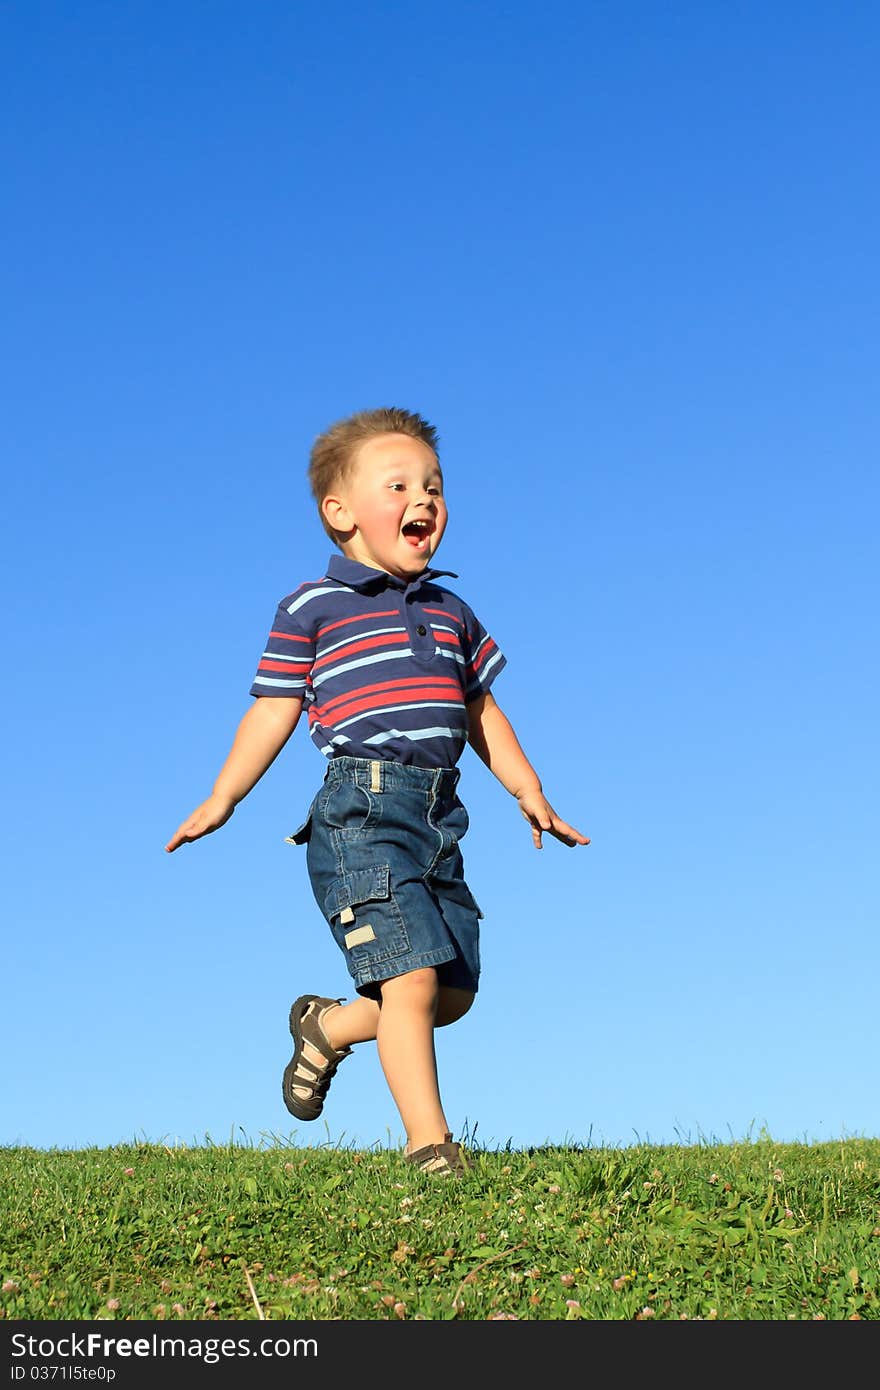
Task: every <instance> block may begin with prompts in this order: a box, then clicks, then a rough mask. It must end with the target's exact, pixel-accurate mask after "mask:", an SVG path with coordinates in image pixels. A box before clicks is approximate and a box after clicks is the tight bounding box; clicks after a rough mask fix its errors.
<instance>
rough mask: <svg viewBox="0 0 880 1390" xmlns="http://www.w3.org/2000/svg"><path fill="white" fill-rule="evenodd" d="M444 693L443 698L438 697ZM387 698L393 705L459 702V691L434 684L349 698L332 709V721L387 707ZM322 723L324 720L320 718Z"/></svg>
mask: <svg viewBox="0 0 880 1390" xmlns="http://www.w3.org/2000/svg"><path fill="white" fill-rule="evenodd" d="M444 695H445V697H446V698H445V699H441V698H440V697H442V696H444ZM389 700H390V701H391V703H392V704H395V705H412V704H420V703H421V702H423V701H425V700H427V701H428V702H429V703H431V704H441V703H442V704H450V703H453V701H454V703H455V704H457V705H460V704H461V691H460V689H458V688H456V689H455V690H454V691H452V692H450V691H443V690H438V689H437V686H436V685H425V686H417V687H416V688H415V689H411V690H397V691H391V692H389V691H387V690H386V691H384V692H383V693H382V694H380V695H369V696H367V697H366V698H364V699H363V700H351V701H350V702H349V703H348V704H347V705H342V706H341V707H340V708H339V709H335V710H334V711H333V719H332V723H333V725H334V727H336V726H338V724H339V723H340V721H341V720H343V719H350V718H351V716H352V715H354V714H363V713H364V711H365V710H368V709H382V708H387V707H388V704H389ZM321 722H322V723H323V722H324V720H323V719H322V720H321Z"/></svg>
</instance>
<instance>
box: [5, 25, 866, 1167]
mask: <svg viewBox="0 0 880 1390" xmlns="http://www.w3.org/2000/svg"><path fill="white" fill-rule="evenodd" d="M878 41H880V17H878V12H877V9H876V7H874V6H872V5H868V4H859V3H853V4H848V5H846V6H843V7H841V6H839V5H835V4H831V3H777V4H773V5H769V6H768V5H761V4H757V3H743V4H738V5H735V6H732V5H721V4H705V3H688V0H683V3H677V4H669V5H660V4H652V3H647V2H646V0H643V2H642V3H624V4H613V5H612V4H605V3H602V4H597V3H586V4H584V3H578V4H575V3H568V2H564V3H554V0H550V3H547V4H542V5H540V6H535V5H526V4H508V5H503V6H502V5H500V4H485V5H469V4H462V3H458V2H457V0H453V3H450V4H444V5H439V4H434V5H414V4H411V5H407V4H402V3H393V4H381V5H373V4H369V3H359V4H357V5H355V4H351V3H337V4H330V5H325V6H306V5H304V4H303V5H301V4H296V3H294V4H288V3H278V0H267V3H264V4H261V5H258V6H253V5H244V4H242V3H230V2H229V0H227V2H226V3H223V2H221V3H215V4H212V5H210V6H207V7H206V6H204V5H196V4H193V3H189V0H183V3H181V0H177V3H175V4H174V5H171V4H167V3H150V4H146V3H137V2H136V3H126V4H125V5H117V4H113V3H110V0H107V3H85V2H84V3H81V4H77V5H73V6H66V7H64V6H56V5H52V4H48V3H43V0H30V2H29V3H9V4H6V5H5V6H4V7H3V10H2V14H0V51H2V58H0V63H2V90H3V98H2V100H3V108H4V115H5V119H4V121H3V122H2V132H0V140H2V159H3V169H4V178H3V185H4V203H5V216H4V232H5V242H6V252H5V255H4V258H3V269H2V272H0V273H2V276H3V303H4V313H3V322H4V327H3V334H4V339H5V344H4V354H3V355H4V371H3V376H4V384H5V393H4V394H5V402H4V406H3V410H2V418H0V446H2V451H3V455H4V459H5V466H4V477H5V484H4V492H5V497H6V503H5V506H4V509H3V510H4V521H5V525H4V543H3V556H4V568H5V580H4V588H5V592H6V596H7V601H6V604H5V615H6V643H5V655H6V659H7V662H8V666H7V676H6V679H5V680H4V683H3V685H4V693H3V701H4V706H5V711H4V714H5V718H4V724H5V728H6V741H5V757H4V761H5V765H6V774H5V779H4V780H5V787H6V795H5V796H4V798H3V804H2V817H3V827H2V835H3V842H4V846H5V850H6V871H5V873H4V875H3V899H4V902H3V917H4V921H5V931H4V941H5V944H4V958H5V960H4V966H5V968H4V971H3V989H2V995H3V999H2V1016H3V1032H4V1043H5V1046H4V1049H3V1055H4V1065H3V1085H2V1101H0V1121H2V1122H0V1142H4V1143H18V1144H28V1145H33V1146H36V1147H45V1148H50V1147H65V1148H68V1147H76V1148H79V1147H84V1146H87V1145H101V1146H103V1145H108V1144H114V1143H123V1142H128V1141H131V1140H136V1139H144V1140H148V1141H151V1142H166V1143H169V1144H173V1143H185V1144H193V1143H201V1142H204V1141H206V1140H214V1141H217V1142H227V1141H228V1140H229V1139H230V1137H232V1138H234V1139H236V1140H239V1141H241V1142H250V1143H255V1144H257V1143H272V1142H276V1141H280V1142H284V1143H291V1144H295V1145H312V1144H318V1143H343V1144H348V1143H356V1144H358V1145H362V1146H370V1145H387V1144H395V1145H396V1144H398V1143H400V1142H402V1134H401V1127H400V1121H399V1117H398V1115H397V1112H396V1110H395V1109H394V1106H393V1103H392V1101H391V1098H390V1096H389V1094H388V1093H387V1090H386V1087H385V1083H384V1080H383V1078H382V1074H381V1070H380V1067H379V1064H378V1060H377V1058H376V1055H375V1050H374V1048H372V1047H371V1046H363V1047H361V1048H359V1049H358V1054H357V1056H356V1057H355V1058H354V1059H352V1060H350V1061H349V1062H348V1063H347V1064H346V1066H345V1067H344V1068H342V1069H341V1070H340V1072H339V1074H338V1076H337V1078H336V1080H335V1082H334V1085H333V1089H332V1092H331V1095H330V1099H329V1102H328V1105H327V1107H326V1109H325V1112H324V1117H322V1119H321V1120H319V1121H318V1122H317V1123H315V1124H313V1125H298V1124H297V1123H296V1122H295V1121H293V1119H292V1117H291V1116H289V1115H288V1113H287V1111H286V1110H285V1108H284V1106H283V1103H282V1100H281V1090H280V1082H281V1073H282V1070H283V1068H284V1065H285V1063H286V1061H287V1060H288V1057H289V1055H290V1039H289V1035H288V1032H287V1013H288V1009H289V1006H290V1003H291V1000H292V999H293V998H295V997H296V996H297V995H298V994H300V993H302V992H316V993H319V994H329V995H344V994H348V995H349V997H350V990H349V981H348V977H347V974H346V972H345V968H344V963H343V961H342V960H341V958H339V956H338V954H337V952H336V948H335V947H334V946H333V944H332V941H331V939H330V936H329V933H328V932H327V930H326V928H325V927H324V924H323V922H322V919H321V918H320V917H319V915H318V912H317V908H316V907H315V904H314V902H313V900H312V897H311V894H310V890H309V886H308V879H307V875H306V868H305V860H304V856H303V855H302V854H301V852H299V851H297V850H295V849H293V848H291V847H290V846H288V845H286V844H285V843H284V837H285V836H286V835H287V834H289V833H290V831H291V830H293V829H294V828H295V827H296V826H297V825H298V824H299V823H300V821H301V819H302V816H303V812H304V810H305V808H306V807H307V806H308V804H309V802H310V800H311V798H312V795H313V793H314V791H315V790H316V788H317V786H318V784H319V782H320V779H321V776H322V775H323V763H322V759H321V756H320V754H319V753H318V751H317V749H315V748H314V746H313V745H312V744H311V743H310V742H309V740H308V738H307V736H306V731H305V728H304V726H301V727H300V728H299V729H298V730H297V731H296V733H295V735H294V737H293V739H292V740H291V742H290V744H289V745H288V746H287V748H286V749H285V750H284V752H283V753H282V755H281V757H280V758H279V759H278V761H277V762H276V763H275V764H274V765H273V767H272V768H271V769H270V770H269V772H268V773H267V774H266V776H265V778H264V779H263V781H262V782H261V783H260V784H259V785H258V786H257V788H256V789H255V790H254V791H253V792H252V793H251V795H250V797H249V798H248V799H247V800H246V801H245V802H243V803H242V804H241V805H240V806H239V808H238V809H237V811H236V813H235V815H234V816H233V818H232V820H231V821H230V822H229V823H228V824H227V825H226V826H225V827H224V828H223V829H222V830H220V831H219V832H217V833H216V834H215V835H213V836H211V837H209V838H208V839H207V840H204V841H202V842H200V843H198V844H196V845H190V846H185V847H184V848H183V849H181V850H179V851H178V852H177V853H176V854H174V855H170V856H169V855H167V854H165V852H164V849H163V846H164V844H165V843H166V841H167V840H168V838H169V836H170V835H171V833H172V832H173V831H174V830H175V829H176V827H177V826H178V824H179V823H180V821H181V820H182V819H183V818H184V817H185V816H186V815H187V814H188V813H189V811H191V810H192V809H193V808H194V807H195V806H196V805H197V804H198V803H199V802H200V801H201V800H202V799H203V798H204V796H206V795H207V793H208V791H209V790H210V787H211V784H212V782H213V779H214V777H215V776H216V773H217V771H218V769H219V767H220V765H221V763H222V761H223V759H224V758H225V756H226V753H227V751H228V748H229V745H230V743H231V740H232V736H233V734H234V731H235V727H236V725H237V723H238V720H239V719H240V717H241V715H242V714H243V712H244V710H245V709H246V708H247V706H248V704H249V702H250V696H249V694H248V691H249V688H250V683H251V680H252V677H253V673H254V670H255V667H256V663H257V661H258V659H259V656H260V653H261V650H262V645H263V640H264V637H265V635H266V632H267V630H268V627H269V623H270V620H271V618H272V615H273V614H274V610H275V605H276V603H277V602H278V600H279V599H280V598H281V597H282V596H283V595H284V594H286V593H288V592H289V591H290V590H292V589H293V588H295V587H296V586H297V585H298V584H299V583H300V582H301V581H303V580H304V579H309V578H315V577H317V576H318V575H320V574H321V573H322V572H323V568H324V565H325V564H326V561H327V559H328V557H329V554H330V547H329V542H328V541H327V538H326V537H325V536H324V533H323V531H322V529H321V527H320V525H319V522H318V520H317V515H316V513H315V511H314V508H313V506H312V503H311V499H310V497H309V494H308V488H307V484H306V478H305V469H306V463H307V455H308V450H309V447H310V445H311V442H312V440H313V438H314V436H315V435H316V434H317V433H318V432H320V431H321V430H322V429H323V428H324V427H325V426H326V425H328V424H329V423H330V422H331V421H333V420H335V419H337V418H339V417H340V416H342V415H345V414H348V413H349V412H351V411H353V410H356V409H361V408H363V407H367V406H373V405H392V404H393V405H402V406H405V407H406V408H409V409H414V410H419V411H421V412H422V413H424V414H425V415H426V416H427V417H428V418H429V419H430V420H432V421H433V422H434V423H436V424H437V426H438V428H439V430H440V436H441V460H442V463H443V467H444V471H445V477H446V488H447V495H448V500H449V505H450V514H451V519H450V524H449V527H448V530H447V533H446V537H445V539H444V542H443V546H442V548H441V550H440V552H439V554H438V564H441V565H442V566H443V567H444V568H449V569H452V570H455V571H456V572H457V573H458V575H459V579H458V580H457V581H456V587H457V590H458V592H460V593H461V594H462V596H463V597H464V598H466V599H467V601H468V602H469V603H470V604H471V606H472V607H473V608H474V610H475V611H476V612H477V614H478V615H479V617H480V618H481V620H482V621H483V622H484V623H485V625H486V626H487V627H488V628H489V630H490V631H491V632H492V634H493V635H494V637H495V638H496V640H497V641H498V643H499V645H500V646H501V647H502V649H503V651H504V652H505V654H506V656H507V659H508V666H507V668H506V670H505V671H504V673H503V674H502V676H501V677H500V678H499V680H498V682H497V684H496V686H495V691H494V693H495V695H496V697H497V699H498V701H499V703H500V704H501V705H502V707H503V708H504V709H505V711H506V712H507V714H508V715H509V717H510V718H511V720H512V721H513V723H514V725H515V727H516V729H517V731H518V733H519V736H520V739H521V742H522V743H523V746H524V747H525V749H526V751H527V753H528V754H529V756H530V757H531V759H532V761H533V762H534V763H535V765H536V766H537V768H538V770H539V772H540V774H541V776H542V778H543V781H544V786H545V790H546V792H547V794H548V796H549V798H550V800H551V801H552V802H553V804H554V805H555V807H556V808H557V810H558V811H559V812H560V814H562V815H563V816H564V817H565V818H566V819H568V820H570V821H571V822H572V823H573V824H575V825H577V826H578V827H579V828H580V829H582V830H583V831H584V832H585V833H586V834H587V835H589V836H591V838H592V843H591V845H590V846H589V847H587V848H585V849H576V850H570V849H566V848H564V847H563V846H561V845H559V844H558V843H556V842H555V841H548V842H547V843H546V845H545V848H544V850H542V851H541V852H540V853H539V852H537V851H535V850H534V848H533V847H532V843H531V836H530V833H529V830H528V828H527V826H526V825H525V823H524V822H523V821H522V819H521V817H520V815H519V812H518V810H517V808H516V806H515V804H514V803H513V801H512V800H511V799H510V798H509V796H508V795H507V794H506V793H505V792H504V790H503V789H502V788H501V786H500V785H499V784H498V783H497V782H495V781H494V780H493V778H492V777H491V775H490V774H489V773H488V772H487V770H486V769H485V768H484V767H483V765H482V764H481V763H480V762H479V760H478V759H477V758H476V756H475V755H474V754H472V753H471V752H470V750H468V751H466V753H465V755H464V757H463V759H462V762H461V768H462V782H461V787H460V791H461V795H462V798H463V800H464V801H465V802H466V804H467V805H468V808H469V810H470V813H471V829H470V832H469V834H468V836H467V838H466V840H465V842H464V844H463V847H462V848H463V850H464V854H465V863H466V869H467V875H468V880H469V882H470V884H471V887H472V889H473V891H474V893H475V895H476V897H477V898H478V900H479V901H480V903H481V905H482V907H483V910H484V912H485V921H484V924H483V981H482V988H481V992H480V995H479V998H478V1001H477V1004H476V1005H475V1007H474V1009H473V1010H472V1012H471V1013H470V1014H469V1015H468V1016H467V1017H466V1018H465V1019H464V1020H462V1021H461V1022H460V1023H459V1024H458V1025H457V1026H456V1027H454V1028H452V1029H448V1030H443V1031H442V1032H440V1033H438V1036H437V1046H438V1057H439V1063H440V1072H441V1083H442V1091H443V1097H444V1101H445V1104H446V1108H447V1112H448V1115H449V1118H450V1121H451V1123H452V1124H453V1126H454V1128H455V1131H456V1134H457V1135H459V1134H462V1133H470V1134H473V1135H475V1137H476V1139H477V1140H478V1141H482V1142H483V1143H485V1144H487V1145H490V1146H494V1145H504V1144H508V1143H509V1144H510V1145H511V1146H513V1147H517V1148H519V1147H524V1146H528V1145H532V1144H534V1145H540V1144H544V1143H562V1142H576V1143H584V1144H586V1143H592V1144H596V1145H599V1144H609V1145H615V1146H618V1145H626V1144H630V1143H635V1142H655V1143H675V1142H685V1143H696V1142H700V1141H703V1140H706V1141H719V1142H726V1141H730V1140H739V1139H744V1138H747V1137H749V1136H751V1137H758V1136H759V1135H760V1134H762V1133H766V1134H769V1135H770V1136H771V1137H772V1138H774V1139H776V1140H778V1141H780V1142H783V1141H796V1140H806V1141H810V1142H812V1141H821V1140H829V1139H837V1138H841V1137H847V1136H877V1135H878V1134H880V1093H878V1088H877V1084H876V1070H877V1066H876V1059H877V1051H878V1035H877V1027H876V1015H877V979H878V964H880V948H878V938H880V932H878V926H880V921H878V856H877V849H876V846H877V843H878V833H880V824H878V819H880V818H878V800H877V786H878V771H880V769H878V740H877V709H878V647H877V611H878V585H877V563H876V544H877V542H876V537H877V515H878V502H880V495H878V494H880V487H878V468H877V463H878V451H877V439H878V400H880V394H878V366H880V360H878V346H877V332H876V329H877V322H878V300H880V294H878V275H877V246H878V244H880V226H878V221H880V218H878V213H880V196H878V181H877V177H876V173H877V169H876V145H877V138H876V137H877V130H878V116H880V100H878V94H877V93H878V89H877V81H876V73H877V60H878Z"/></svg>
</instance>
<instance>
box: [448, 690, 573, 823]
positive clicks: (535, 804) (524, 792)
mask: <svg viewBox="0 0 880 1390" xmlns="http://www.w3.org/2000/svg"><path fill="white" fill-rule="evenodd" d="M467 714H468V742H469V743H470V745H471V747H472V748H473V750H474V752H475V753H476V754H477V755H478V756H479V757H480V758H482V760H483V762H484V763H485V764H486V766H487V767H488V769H489V771H490V772H492V773H494V775H495V776H496V777H497V778H498V781H499V782H500V783H501V785H502V786H504V787H506V788H507V790H508V791H509V792H510V794H511V796H515V797H516V799H517V801H518V802H519V809H520V810H521V811H522V813H523V815H524V816H525V818H526V820H527V821H528V822H529V825H530V826H531V827H532V839H533V840H534V842H535V848H536V849H542V848H543V846H542V844H541V833H542V831H545V830H546V831H547V832H548V833H549V834H551V835H554V836H555V837H556V839H557V840H561V841H562V843H563V844H564V845H588V844H589V843H590V841H589V839H588V838H587V836H586V835H582V834H581V832H580V831H579V830H575V828H574V826H572V825H569V824H568V823H567V822H566V821H564V820H562V819H561V818H560V817H559V816H558V815H557V814H556V812H555V811H554V809H553V807H552V806H551V805H550V802H549V801H548V800H547V798H546V797H545V796H544V792H543V790H542V788H541V782H540V779H539V777H538V774H537V772H536V771H535V769H534V768H533V767H532V765H531V763H530V762H529V760H528V758H527V757H526V755H525V753H524V752H523V750H522V748H521V747H520V744H519V739H518V738H517V736H516V734H515V733H514V731H513V725H512V724H511V722H510V720H509V719H508V718H507V715H506V714H505V713H504V711H503V710H502V709H501V708H500V707H499V706H498V705H497V704H496V702H495V699H494V696H492V695H491V694H489V693H488V692H487V693H486V694H485V695H480V696H478V698H477V699H476V700H473V701H471V703H470V704H469V705H468V707H467Z"/></svg>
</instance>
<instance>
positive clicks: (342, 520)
mask: <svg viewBox="0 0 880 1390" xmlns="http://www.w3.org/2000/svg"><path fill="white" fill-rule="evenodd" d="M321 515H322V516H323V518H324V520H325V521H326V522H327V524H328V526H331V527H332V528H333V530H334V531H338V532H339V533H340V534H341V535H345V534H346V532H348V531H353V530H354V524H355V523H354V517H353V516H352V514H351V512H350V511H349V509H348V507H347V506H346V504H345V502H344V501H343V499H342V498H341V497H334V496H333V495H332V494H330V495H328V496H327V497H325V498H324V500H323V502H322V503H321Z"/></svg>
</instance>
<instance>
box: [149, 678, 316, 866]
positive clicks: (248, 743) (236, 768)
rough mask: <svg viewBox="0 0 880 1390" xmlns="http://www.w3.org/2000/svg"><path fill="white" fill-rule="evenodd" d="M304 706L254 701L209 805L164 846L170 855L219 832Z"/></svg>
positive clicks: (293, 701) (289, 699)
mask: <svg viewBox="0 0 880 1390" xmlns="http://www.w3.org/2000/svg"><path fill="white" fill-rule="evenodd" d="M302 707H303V702H302V698H301V697H299V696H278V697H274V696H273V697H267V696H262V697H259V698H257V699H256V700H254V703H253V704H252V705H251V707H250V709H249V710H248V711H247V712H246V714H245V715H244V717H243V719H242V721H241V723H240V724H239V726H238V729H237V730H236V734H235V739H234V741H233V744H232V747H231V749H230V750H229V756H228V757H227V759H226V762H225V763H224V764H223V766H222V768H221V769H220V772H219V774H218V776H217V781H216V782H215V783H214V789H213V791H212V792H211V795H210V796H209V797H208V799H207V801H203V802H202V804H201V806H197V807H196V809H195V810H194V811H193V813H192V815H191V816H188V817H187V819H186V820H185V821H184V822H183V823H182V825H180V826H179V827H178V828H177V830H176V831H175V832H174V834H173V835H172V836H171V839H170V840H169V841H168V843H167V845H166V846H165V848H166V850H168V852H169V854H170V853H171V851H172V850H175V849H177V848H178V846H179V845H185V844H189V842H190V841H191V840H198V839H200V838H201V836H202V835H210V833H211V831H212V830H219V829H220V826H221V825H225V824H226V822H227V821H228V820H229V817H230V816H231V815H232V813H233V811H234V810H235V808H236V806H237V805H238V803H239V801H242V800H243V799H244V797H246V796H247V794H248V792H249V791H250V790H251V788H252V787H254V786H256V784H257V782H259V780H260V778H261V777H262V775H263V773H264V772H265V771H266V769H267V768H268V767H270V766H271V764H272V763H273V762H274V761H275V759H276V758H277V756H278V754H279V753H280V752H281V749H282V748H283V747H284V745H285V743H286V742H287V740H288V739H289V738H290V735H291V734H292V733H293V731H294V729H295V728H296V725H297V721H298V720H299V716H300V714H301V712H302Z"/></svg>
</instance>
